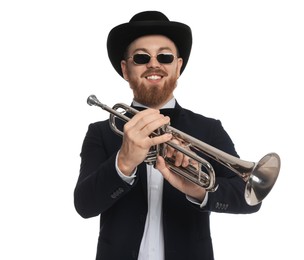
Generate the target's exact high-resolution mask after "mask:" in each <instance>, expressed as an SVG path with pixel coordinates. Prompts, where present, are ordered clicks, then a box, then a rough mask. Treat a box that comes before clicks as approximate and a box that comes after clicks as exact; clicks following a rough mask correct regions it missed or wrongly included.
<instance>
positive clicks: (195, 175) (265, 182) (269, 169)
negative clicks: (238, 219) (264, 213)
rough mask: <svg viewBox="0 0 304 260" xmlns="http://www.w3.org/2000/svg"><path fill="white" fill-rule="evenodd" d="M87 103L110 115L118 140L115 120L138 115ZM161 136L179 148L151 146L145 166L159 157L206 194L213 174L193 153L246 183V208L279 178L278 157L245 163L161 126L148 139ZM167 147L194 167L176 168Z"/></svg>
mask: <svg viewBox="0 0 304 260" xmlns="http://www.w3.org/2000/svg"><path fill="white" fill-rule="evenodd" d="M87 103H88V105H90V106H92V105H94V106H98V107H100V108H102V109H103V110H105V111H107V112H109V113H110V117H109V124H110V128H111V129H112V130H113V131H114V132H115V133H116V134H118V135H119V136H123V132H122V131H121V130H119V129H118V127H117V125H116V119H117V118H118V119H119V120H121V121H124V122H128V121H129V120H130V119H131V118H130V117H128V116H127V115H126V114H130V115H131V116H132V115H135V114H136V113H138V112H139V111H138V110H136V109H134V108H132V107H130V106H128V105H126V104H124V103H117V104H115V105H114V106H113V107H112V108H110V107H108V106H107V105H105V104H102V103H101V102H100V101H99V100H98V99H97V97H96V96H95V95H90V96H89V97H88V98H87ZM164 133H171V134H172V136H173V139H177V140H179V143H180V144H176V143H174V142H172V141H168V142H166V143H164V144H160V145H156V146H152V147H151V148H150V151H149V152H148V154H147V156H146V159H145V162H146V163H147V164H150V165H154V164H155V163H156V158H157V156H158V155H161V156H162V157H163V158H164V159H165V161H166V163H167V166H168V168H169V169H170V170H171V171H172V172H174V173H176V174H179V175H180V176H182V177H184V178H185V179H187V180H189V181H191V182H193V183H195V184H197V185H199V186H201V187H203V188H205V189H206V190H207V191H209V192H214V191H216V189H217V185H216V183H215V180H216V178H215V171H214V169H213V167H212V165H211V164H210V163H209V162H208V161H207V160H205V159H204V158H202V157H200V156H199V155H197V154H196V153H195V151H197V152H200V153H202V154H204V155H206V156H208V157H209V158H211V159H213V160H215V161H216V162H218V163H220V164H222V165H224V166H225V167H227V168H228V169H230V170H231V171H233V172H235V173H236V174H237V175H238V176H239V177H241V178H242V179H243V180H244V181H245V182H246V186H245V191H244V197H245V200H246V202H247V204H248V205H251V206H254V205H257V204H259V203H260V202H261V201H262V200H263V199H264V198H265V197H266V196H267V195H268V193H269V192H270V191H271V189H272V188H273V186H274V184H275V182H276V180H277V177H278V175H279V171H280V166H281V161H280V157H279V155H278V154H277V153H268V154H266V155H265V156H263V157H262V158H261V159H260V160H259V161H258V162H250V161H244V160H241V159H240V158H237V157H234V156H232V155H230V154H228V153H225V152H223V151H221V150H219V149H217V148H215V147H213V146H211V145H208V144H206V143H204V142H202V141H201V140H198V139H196V138H194V137H192V136H190V135H188V134H186V133H184V132H182V131H180V130H178V129H176V128H174V127H172V126H170V125H164V126H162V127H161V128H159V129H157V130H156V131H154V132H153V133H152V134H151V136H152V137H153V136H158V135H161V134H164ZM166 145H167V146H170V147H172V148H174V149H175V150H177V151H179V152H181V153H183V154H184V155H185V156H187V157H189V159H190V161H192V162H195V165H196V166H194V164H189V165H188V166H187V167H182V166H175V164H174V159H172V158H168V157H166V156H165V151H166Z"/></svg>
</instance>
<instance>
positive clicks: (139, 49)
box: [133, 47, 172, 53]
mask: <svg viewBox="0 0 304 260" xmlns="http://www.w3.org/2000/svg"><path fill="white" fill-rule="evenodd" d="M163 50H169V51H171V52H172V49H171V48H170V47H161V48H159V49H158V51H159V52H161V51H163ZM137 51H144V52H147V53H149V51H148V50H147V49H146V48H137V49H135V50H134V51H133V53H134V52H137Z"/></svg>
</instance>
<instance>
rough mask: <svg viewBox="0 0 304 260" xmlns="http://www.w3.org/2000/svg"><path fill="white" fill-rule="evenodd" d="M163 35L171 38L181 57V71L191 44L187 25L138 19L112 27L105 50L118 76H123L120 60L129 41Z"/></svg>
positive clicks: (187, 57)
mask: <svg viewBox="0 0 304 260" xmlns="http://www.w3.org/2000/svg"><path fill="white" fill-rule="evenodd" d="M155 34H158V35H164V36H166V37H168V38H169V39H171V40H172V41H173V42H174V43H175V45H176V47H177V49H178V51H179V55H180V57H181V58H182V59H183V65H182V67H181V71H180V73H182V72H183V71H184V69H185V67H186V65H187V62H188V59H189V56H190V52H191V46H192V33H191V29H190V27H189V26H187V25H185V24H183V23H178V22H171V21H140V22H132V23H124V24H121V25H118V26H116V27H115V28H113V29H112V30H111V31H110V33H109V36H108V40H107V50H108V56H109V59H110V61H111V63H112V65H113V67H114V69H115V70H116V71H117V72H118V74H119V75H120V76H122V77H123V75H122V71H121V66H120V62H121V60H123V59H124V53H125V51H126V49H127V47H128V46H129V44H130V43H131V42H133V41H134V40H135V39H137V38H139V37H141V36H145V35H155Z"/></svg>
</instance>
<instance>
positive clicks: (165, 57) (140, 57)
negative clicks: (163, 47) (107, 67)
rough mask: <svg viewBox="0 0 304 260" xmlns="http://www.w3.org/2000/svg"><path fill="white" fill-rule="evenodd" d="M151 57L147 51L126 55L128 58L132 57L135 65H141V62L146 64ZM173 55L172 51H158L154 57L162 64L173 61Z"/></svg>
mask: <svg viewBox="0 0 304 260" xmlns="http://www.w3.org/2000/svg"><path fill="white" fill-rule="evenodd" d="M151 57H153V56H150V55H149V54H148V53H137V54H134V55H133V56H131V57H128V59H131V58H132V59H133V62H134V64H136V65H142V64H147V63H149V62H150V60H151ZM175 57H176V56H174V55H173V54H172V53H159V54H157V56H156V59H157V61H158V62H159V63H162V64H170V63H172V62H173V61H174V58H175Z"/></svg>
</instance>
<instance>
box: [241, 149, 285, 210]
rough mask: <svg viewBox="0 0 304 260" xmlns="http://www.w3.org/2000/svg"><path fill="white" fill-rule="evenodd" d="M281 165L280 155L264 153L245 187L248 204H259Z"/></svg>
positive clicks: (273, 181) (274, 180)
mask: <svg viewBox="0 0 304 260" xmlns="http://www.w3.org/2000/svg"><path fill="white" fill-rule="evenodd" d="M280 167H281V161H280V157H279V156H278V155H277V154H276V153H269V154H267V155H265V156H264V157H263V158H262V159H261V160H260V161H259V162H258V163H257V164H256V166H255V167H254V169H253V171H252V172H251V174H250V176H249V179H248V181H247V184H246V189H245V200H246V202H247V203H248V205H251V206H253V205H256V204H259V203H260V202H261V201H262V200H263V199H264V198H265V197H266V196H267V195H268V193H269V192H270V191H271V189H272V187H273V186H274V184H275V182H276V180H277V178H278V175H279V172H280Z"/></svg>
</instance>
